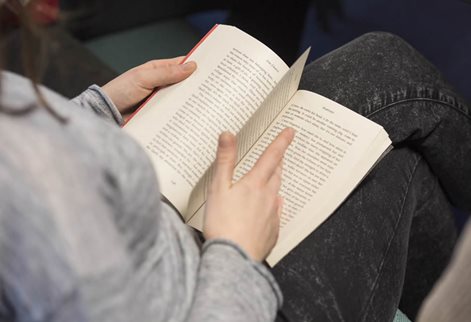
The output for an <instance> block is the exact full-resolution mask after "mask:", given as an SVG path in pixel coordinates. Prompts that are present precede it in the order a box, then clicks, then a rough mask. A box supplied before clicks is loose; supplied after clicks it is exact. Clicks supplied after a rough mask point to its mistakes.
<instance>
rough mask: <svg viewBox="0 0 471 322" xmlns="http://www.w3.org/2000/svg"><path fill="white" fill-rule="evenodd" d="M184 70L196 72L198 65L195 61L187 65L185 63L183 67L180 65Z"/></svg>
mask: <svg viewBox="0 0 471 322" xmlns="http://www.w3.org/2000/svg"><path fill="white" fill-rule="evenodd" d="M180 66H181V68H182V70H183V71H185V72H189V71H191V70H194V69H195V68H196V63H195V62H194V61H189V62H187V63H184V64H183V65H180Z"/></svg>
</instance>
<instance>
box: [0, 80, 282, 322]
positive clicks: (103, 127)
mask: <svg viewBox="0 0 471 322" xmlns="http://www.w3.org/2000/svg"><path fill="white" fill-rule="evenodd" d="M1 77H2V79H1V85H2V88H1V91H0V106H2V107H3V108H8V109H12V110H15V111H20V110H22V109H25V108H27V107H28V106H31V105H37V104H38V103H37V99H36V96H35V94H34V92H33V90H32V86H31V84H30V83H29V81H28V80H26V79H24V78H21V77H19V76H16V75H13V74H11V73H6V72H4V73H2V74H1ZM43 93H44V94H45V96H46V100H47V102H49V104H50V105H51V106H52V108H53V109H54V110H55V111H57V112H58V113H59V114H60V115H62V116H64V117H65V118H66V119H67V120H68V121H67V123H60V122H59V121H58V120H57V119H56V118H54V117H53V116H52V115H51V114H50V113H48V112H47V111H46V109H44V108H41V107H38V108H35V109H34V110H33V111H32V112H30V113H26V114H24V115H21V116H14V115H10V114H7V113H0V192H1V193H0V321H11V320H16V321H67V322H74V321H113V322H119V321H123V322H124V321H126V322H129V321H136V322H137V321H139V322H144V321H272V320H274V317H275V314H276V311H277V309H278V307H279V306H280V304H281V294H280V292H279V289H278V286H277V284H276V282H275V281H274V279H273V277H272V275H271V273H270V272H269V271H268V270H267V269H266V268H265V267H264V266H262V265H261V264H259V263H256V262H254V261H252V260H250V259H249V258H248V257H247V256H246V254H245V253H244V252H243V251H242V250H241V249H239V248H238V247H237V246H236V245H234V244H231V243H230V242H227V241H224V240H213V241H210V242H207V243H206V244H205V245H203V248H202V249H200V248H199V247H198V246H197V244H196V243H195V241H194V239H193V235H192V233H191V232H190V230H189V229H188V228H187V227H186V226H185V225H184V224H183V223H182V222H181V220H180V219H179V217H178V215H177V214H176V213H174V212H173V211H172V209H171V208H170V207H168V206H166V205H165V204H163V203H162V202H161V201H160V194H159V187H158V185H157V180H156V175H155V173H154V170H153V168H152V166H151V164H150V161H149V160H148V159H147V157H146V154H145V153H144V152H143V150H141V148H140V147H139V146H138V145H137V144H136V143H135V142H134V141H133V140H132V139H131V138H129V137H128V136H127V135H126V134H125V133H124V131H122V130H121V129H120V128H119V126H118V125H119V124H120V123H121V122H122V118H121V115H120V114H119V112H118V111H117V109H116V108H115V107H114V105H113V103H112V102H111V101H110V100H109V99H108V98H107V97H105V95H104V94H103V92H102V91H101V90H100V88H99V87H98V86H91V87H90V88H89V89H88V90H87V91H85V92H84V93H83V94H82V95H80V96H79V97H77V98H76V99H74V100H73V101H72V102H70V101H68V100H66V99H65V98H63V97H61V96H59V95H57V94H54V93H52V92H50V91H48V90H46V89H43Z"/></svg>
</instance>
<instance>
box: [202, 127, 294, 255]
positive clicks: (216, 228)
mask: <svg viewBox="0 0 471 322" xmlns="http://www.w3.org/2000/svg"><path fill="white" fill-rule="evenodd" d="M293 137H294V130H293V129H290V128H287V129H285V130H283V131H282V132H281V133H280V134H279V135H278V137H277V138H276V139H275V140H274V141H273V142H272V143H271V144H270V146H269V147H268V148H267V149H266V150H265V152H264V153H263V155H262V156H261V157H260V159H259V160H258V161H257V163H256V164H255V165H254V167H253V169H252V170H251V171H250V172H249V173H247V174H246V175H245V176H244V177H243V178H242V179H240V180H239V181H238V182H236V183H234V184H232V177H233V173H234V167H235V162H236V158H237V149H236V140H235V137H234V136H233V135H232V134H230V133H228V132H226V133H223V134H221V136H220V137H219V144H218V150H217V156H216V169H215V173H214V177H213V180H212V182H211V185H210V187H209V191H208V200H207V203H206V214H205V220H204V227H203V234H204V236H205V238H206V239H208V240H209V239H214V238H224V239H228V240H230V241H233V242H234V243H236V244H238V245H239V246H240V247H242V249H244V250H245V251H246V252H247V253H248V254H249V256H251V257H252V258H253V259H254V260H257V261H262V260H264V259H265V258H266V257H267V256H268V254H269V253H270V251H271V250H272V248H273V247H274V246H275V243H276V241H277V239H278V233H279V222H280V216H281V210H282V206H283V199H282V198H281V197H280V196H279V195H278V192H279V190H280V185H281V172H282V160H283V156H284V153H285V151H286V149H287V148H288V146H289V145H290V144H291V141H292V140H293Z"/></svg>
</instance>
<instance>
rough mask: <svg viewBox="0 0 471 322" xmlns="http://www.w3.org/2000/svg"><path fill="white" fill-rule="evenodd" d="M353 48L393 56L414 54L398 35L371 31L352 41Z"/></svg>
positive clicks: (410, 47)
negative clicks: (356, 47) (405, 53)
mask: <svg viewBox="0 0 471 322" xmlns="http://www.w3.org/2000/svg"><path fill="white" fill-rule="evenodd" d="M352 45H353V46H359V47H361V48H364V49H365V50H368V51H369V52H370V53H378V52H381V53H390V54H393V55H397V54H401V53H404V52H407V53H409V54H411V53H415V50H414V49H413V48H412V46H411V45H409V43H407V42H406V41H405V40H404V39H403V38H401V37H399V36H398V35H395V34H392V33H389V32H385V31H373V32H369V33H366V34H364V35H362V36H360V37H358V38H356V39H355V40H353V41H352Z"/></svg>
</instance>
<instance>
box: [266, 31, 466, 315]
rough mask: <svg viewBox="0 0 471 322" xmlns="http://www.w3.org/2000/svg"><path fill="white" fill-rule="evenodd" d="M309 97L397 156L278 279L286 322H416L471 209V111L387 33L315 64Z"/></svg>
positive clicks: (286, 263)
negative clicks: (406, 321)
mask: <svg viewBox="0 0 471 322" xmlns="http://www.w3.org/2000/svg"><path fill="white" fill-rule="evenodd" d="M300 88H302V89H308V90H311V91H313V92H316V93H318V94H321V95H323V96H325V97H328V98H330V99H332V100H334V101H337V102H339V103H340V104H343V105H345V106H347V107H349V108H351V109H352V110H354V111H356V112H358V113H360V114H362V115H364V116H366V117H367V118H369V119H371V120H373V121H374V122H376V123H378V124H380V125H382V126H383V127H384V128H385V130H386V131H387V132H388V133H389V136H390V138H391V140H392V141H393V145H394V149H393V150H392V151H391V152H390V153H389V154H388V155H387V156H386V157H385V158H384V159H383V160H382V161H381V162H380V163H379V164H378V165H377V166H376V167H375V168H374V170H373V171H372V172H370V174H369V175H368V176H367V177H366V178H365V179H364V180H363V182H362V183H361V184H360V185H359V186H358V187H357V188H356V189H355V190H354V191H353V193H352V194H351V195H350V196H349V198H348V199H347V200H346V201H345V202H344V203H343V204H342V205H341V206H340V207H339V209H337V210H336V211H335V213H334V214H333V215H332V216H331V217H330V218H329V219H328V220H327V221H326V222H325V223H324V224H322V225H321V226H320V227H319V228H318V229H317V230H316V231H314V232H313V233H311V234H310V235H309V236H308V237H307V238H306V239H305V240H304V241H303V242H302V243H300V244H299V245H298V246H297V247H296V248H295V249H294V250H292V251H291V252H290V253H289V254H288V255H287V256H286V257H285V258H283V259H282V260H281V261H280V262H279V263H278V264H277V265H276V266H275V267H274V268H273V273H274V275H275V277H276V279H277V280H278V282H279V284H280V286H281V289H282V291H283V294H284V297H285V302H284V305H283V308H282V310H281V311H280V313H279V316H278V320H279V321H296V322H298V321H322V322H324V321H391V320H392V319H393V317H394V314H395V311H396V310H397V308H398V307H399V308H401V310H403V311H404V312H405V313H406V314H407V315H408V316H409V317H410V318H414V316H415V315H416V313H417V310H418V308H419V306H420V304H421V302H422V300H423V299H424V297H425V296H426V295H427V293H428V292H429V291H430V290H431V288H432V286H433V284H434V282H435V281H436V280H437V278H438V277H439V276H440V274H441V273H442V271H443V269H444V267H445V266H446V265H447V262H448V260H449V258H450V255H451V252H452V249H453V246H454V243H455V240H456V232H455V226H454V221H453V215H452V211H451V207H450V204H453V205H454V206H456V207H459V208H462V209H466V210H469V209H471V111H470V108H469V107H468V106H467V105H465V103H464V102H463V100H462V99H460V98H459V97H458V95H457V94H456V93H454V92H453V89H452V88H451V86H450V85H448V84H447V83H446V82H445V81H444V80H443V78H442V77H441V76H440V74H439V73H438V72H437V70H436V69H435V68H434V67H433V66H432V65H431V64H430V63H429V62H427V61H426V60H425V58H424V57H422V56H421V55H420V54H419V53H418V52H417V51H415V50H414V49H413V48H412V47H411V46H410V45H408V44H407V43H406V42H405V41H403V40H402V39H400V38H399V37H397V36H394V35H391V34H387V33H381V32H375V33H369V34H366V35H364V36H362V37H360V38H358V39H356V40H354V41H352V42H350V43H349V44H347V45H345V46H343V47H341V48H339V49H337V50H335V51H333V52H331V53H329V54H327V55H325V56H323V57H321V58H320V59H318V60H316V61H315V62H313V63H311V64H309V65H308V66H307V67H306V68H305V71H304V74H303V78H302V80H301V85H300Z"/></svg>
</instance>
